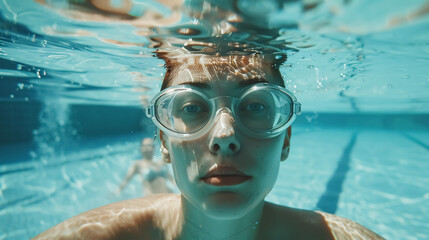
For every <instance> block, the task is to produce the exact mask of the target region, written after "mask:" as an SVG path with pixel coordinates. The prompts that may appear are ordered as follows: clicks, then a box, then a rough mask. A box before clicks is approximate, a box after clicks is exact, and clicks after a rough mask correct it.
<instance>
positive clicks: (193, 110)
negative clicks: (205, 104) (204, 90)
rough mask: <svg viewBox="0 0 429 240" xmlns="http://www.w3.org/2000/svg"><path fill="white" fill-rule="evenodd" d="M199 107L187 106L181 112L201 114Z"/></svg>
mask: <svg viewBox="0 0 429 240" xmlns="http://www.w3.org/2000/svg"><path fill="white" fill-rule="evenodd" d="M201 110H202V109H201V107H200V106H198V105H187V106H184V107H183V111H185V112H188V113H197V112H201Z"/></svg>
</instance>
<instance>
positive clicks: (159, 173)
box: [118, 138, 174, 195]
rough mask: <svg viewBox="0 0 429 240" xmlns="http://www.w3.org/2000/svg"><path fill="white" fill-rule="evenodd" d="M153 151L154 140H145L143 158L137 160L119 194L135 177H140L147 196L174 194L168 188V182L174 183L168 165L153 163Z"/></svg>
mask: <svg viewBox="0 0 429 240" xmlns="http://www.w3.org/2000/svg"><path fill="white" fill-rule="evenodd" d="M153 151H154V146H153V140H152V139H150V138H145V139H143V140H142V145H141V153H142V156H143V158H142V159H139V160H136V161H135V162H134V163H133V165H132V166H131V167H130V168H129V169H128V172H127V175H126V177H125V179H124V180H123V181H122V183H121V185H120V186H119V189H118V193H120V192H122V190H123V189H124V188H125V187H126V186H127V185H128V183H129V182H130V180H131V179H132V178H133V177H134V176H135V175H140V177H141V179H142V183H143V192H144V194H145V195H150V194H155V193H171V192H173V191H172V189H171V188H170V187H169V186H168V181H171V182H173V181H174V179H173V177H172V176H171V174H170V173H169V171H168V168H167V165H165V164H164V163H163V162H159V161H158V162H155V161H153Z"/></svg>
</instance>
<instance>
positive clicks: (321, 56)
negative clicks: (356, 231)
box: [0, 0, 429, 239]
mask: <svg viewBox="0 0 429 240" xmlns="http://www.w3.org/2000/svg"><path fill="white" fill-rule="evenodd" d="M300 4H301V3H300V2H287V3H286V4H285V5H284V8H283V9H282V10H281V11H279V12H277V13H276V14H273V15H272V18H271V20H270V24H271V25H270V26H274V27H275V28H276V34H278V37H277V39H276V41H277V42H279V41H283V42H284V44H283V46H284V47H285V48H284V53H286V54H287V56H288V59H287V61H286V63H285V64H284V66H282V68H281V71H282V73H283V75H284V78H285V82H286V87H287V88H288V89H290V90H291V91H293V92H294V93H295V95H296V96H297V98H298V99H299V101H300V102H301V103H302V105H303V111H304V114H303V115H302V116H300V118H299V119H298V120H297V121H296V123H295V124H294V128H293V138H292V146H291V155H290V157H289V159H288V160H287V161H286V162H284V163H282V165H281V171H280V176H279V179H278V182H277V184H276V186H275V188H274V189H273V191H272V192H271V193H270V195H269V196H268V200H270V201H273V202H276V203H280V204H284V205H288V206H293V207H300V208H306V209H317V210H323V211H328V212H332V213H335V214H337V215H340V216H343V217H347V218H350V219H352V220H355V221H357V222H359V223H361V224H362V225H364V226H366V227H368V228H370V229H372V230H374V231H375V232H377V233H379V234H380V235H382V236H383V237H385V238H386V239H429V230H428V229H429V224H428V223H429V217H428V216H429V212H428V211H429V210H428V209H429V208H428V206H429V187H428V186H429V177H428V176H427V174H426V169H427V168H428V167H429V158H428V157H427V156H428V151H429V124H428V123H429V91H428V90H429V68H428V67H427V66H429V54H428V53H429V33H428V31H427V29H429V17H428V14H427V13H426V12H427V10H426V12H425V11H424V9H426V8H428V7H427V2H425V1H417V0H416V1H408V2H406V1H387V0H386V1H377V2H375V3H374V2H372V1H364V0H362V1H344V3H343V1H324V2H322V3H321V4H320V5H319V6H317V7H316V8H314V9H312V10H311V11H306V12H303V11H301V8H302V6H301V5H300ZM0 9H1V12H0V17H1V18H0V25H1V32H0V109H1V110H0V153H1V154H0V222H1V223H2V224H0V239H28V238H30V237H33V236H35V235H37V234H38V233H40V232H42V231H44V230H46V229H47V228H49V227H51V226H53V225H55V224H57V223H59V222H60V221H63V220H65V219H67V218H69V217H71V216H74V215H76V214H79V213H81V212H83V211H86V210H89V209H92V208H95V207H98V206H101V205H104V204H107V203H110V202H114V201H118V200H122V199H127V198H135V197H140V196H142V195H143V194H144V191H143V189H142V187H141V184H140V182H139V179H137V178H135V179H133V181H132V182H131V184H130V185H129V186H128V187H127V188H126V189H125V190H124V193H123V194H122V195H120V196H117V195H115V194H114V190H115V189H116V188H117V186H118V185H119V184H120V182H121V180H122V179H123V177H124V176H125V174H126V171H127V168H128V166H129V165H130V164H131V163H132V161H133V160H134V159H138V158H139V157H140V156H139V144H140V140H141V139H142V138H143V137H144V136H149V135H150V134H152V132H153V125H152V124H151V123H150V122H149V121H148V120H147V119H146V118H145V117H144V114H143V111H142V107H141V105H142V102H144V101H145V99H148V98H150V97H151V96H152V95H153V94H155V93H156V92H157V91H158V90H159V88H160V84H161V81H162V77H163V74H164V69H163V62H162V61H161V60H159V59H156V58H154V57H153V56H152V55H153V49H152V48H151V41H150V39H149V38H148V32H150V33H151V34H153V33H154V32H153V28H151V27H148V25H147V24H146V23H144V22H142V21H138V20H137V19H130V18H125V17H121V16H116V15H103V14H99V13H97V12H96V13H97V14H93V13H92V14H89V15H88V14H85V11H87V10H85V9H84V8H83V9H75V10H70V9H68V8H65V7H64V6H57V7H56V8H52V7H49V6H48V7H47V6H44V5H41V4H38V3H35V2H33V1H30V0H21V1H13V0H2V1H0ZM165 14H166V15H167V16H168V14H171V13H168V12H166V13H165ZM250 20H251V19H250ZM250 20H248V21H250ZM208 23H210V24H213V25H214V23H211V22H210V21H208V19H206V20H204V19H203V20H201V21H199V22H195V21H193V18H191V17H189V16H185V15H182V16H181V17H180V18H178V19H177V20H176V22H174V23H173V24H172V25H173V26H182V27H183V26H192V27H193V28H195V29H199V30H201V31H200V32H201V33H200V34H201V35H202V34H208V33H210V31H209V30H210V29H211V28H210V27H208V26H209V25H207V24H208ZM166 29H167V28H163V29H158V33H161V32H162V31H166ZM174 29H177V27H176V28H174ZM167 30H168V29H167ZM170 30H171V29H170ZM261 34H262V33H261ZM242 35H243V34H242ZM232 36H235V37H240V36H241V35H240V36H236V35H232Z"/></svg>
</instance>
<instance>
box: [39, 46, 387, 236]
mask: <svg viewBox="0 0 429 240" xmlns="http://www.w3.org/2000/svg"><path fill="white" fill-rule="evenodd" d="M161 57H162V56H161ZM162 58H163V59H164V60H165V61H166V66H167V73H166V75H165V78H164V82H163V85H162V89H163V91H162V92H161V93H159V94H158V95H157V96H155V98H154V100H153V101H152V103H151V105H150V106H149V107H148V110H147V114H148V116H150V117H151V118H152V119H153V121H154V122H155V124H156V125H157V126H158V127H159V128H160V131H159V138H160V140H161V151H162V155H163V158H164V161H166V162H171V164H172V166H173V171H174V177H175V181H176V183H177V186H178V188H179V190H180V192H181V193H180V194H161V195H151V196H147V197H144V198H140V199H134V200H126V201H122V202H117V203H113V204H110V205H107V206H103V207H100V208H97V209H94V210H91V211H88V212H85V213H83V214H80V215H78V216H76V217H73V218H71V219H68V220H66V221H64V222H62V223H60V224H58V225H57V226H54V227H53V228H51V229H49V230H47V231H46V232H44V233H42V234H40V235H38V236H37V237H35V238H34V239H60V238H61V239H246V240H249V239H264V240H268V239H275V240H278V239H299V240H302V239H318V240H320V239H383V238H381V237H380V236H378V235H377V234H375V233H374V232H372V231H371V230H369V229H366V228H365V227H363V226H361V225H359V224H357V223H355V222H353V221H350V220H347V219H344V218H341V217H338V216H335V215H331V214H328V213H324V212H318V211H307V210H301V209H295V208H289V207H286V206H281V205H275V204H272V203H269V202H266V201H265V200H264V199H265V197H266V196H267V194H268V193H269V192H270V190H271V189H272V188H273V186H274V183H275V182H276V179H277V175H278V172H279V165H280V162H281V161H284V160H286V158H287V157H288V153H289V146H290V140H291V127H290V125H291V123H292V121H293V120H294V118H295V116H296V115H299V113H300V104H299V103H298V102H297V101H296V98H295V97H294V96H293V94H291V93H290V92H289V91H287V90H286V89H284V83H283V79H282V77H281V74H280V71H279V65H280V64H281V62H282V61H284V59H278V58H277V57H275V56H274V55H270V54H267V55H265V54H261V53H259V54H251V55H229V54H225V55H203V54H184V55H176V56H169V57H166V56H164V57H162Z"/></svg>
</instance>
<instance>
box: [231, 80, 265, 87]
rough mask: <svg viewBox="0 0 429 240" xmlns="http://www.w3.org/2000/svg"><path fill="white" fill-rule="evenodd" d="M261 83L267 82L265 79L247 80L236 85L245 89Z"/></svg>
mask: <svg viewBox="0 0 429 240" xmlns="http://www.w3.org/2000/svg"><path fill="white" fill-rule="evenodd" d="M261 82H268V81H267V80H266V79H264V78H251V79H248V80H246V81H241V82H239V83H238V86H239V87H247V86H250V85H253V84H256V83H261Z"/></svg>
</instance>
